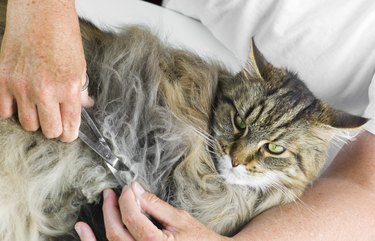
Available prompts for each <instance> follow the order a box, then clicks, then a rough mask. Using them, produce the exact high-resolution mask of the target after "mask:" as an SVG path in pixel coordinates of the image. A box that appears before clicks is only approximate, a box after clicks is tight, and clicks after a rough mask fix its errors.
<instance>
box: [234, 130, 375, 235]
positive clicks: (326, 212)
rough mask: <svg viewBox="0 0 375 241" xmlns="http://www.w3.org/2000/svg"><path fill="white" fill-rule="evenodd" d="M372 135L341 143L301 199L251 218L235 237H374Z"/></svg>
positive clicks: (374, 138)
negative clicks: (320, 174) (319, 176)
mask: <svg viewBox="0 0 375 241" xmlns="http://www.w3.org/2000/svg"><path fill="white" fill-rule="evenodd" d="M374 169H375V136H374V135H372V134H370V133H368V132H364V133H362V134H361V135H359V136H358V138H357V140H356V141H353V142H351V143H350V144H349V145H347V146H345V147H344V149H343V150H342V151H341V152H340V153H339V154H338V156H337V158H336V159H335V161H334V163H333V164H332V166H331V167H330V168H329V170H327V172H326V173H325V174H324V176H323V177H322V178H320V179H319V180H318V181H317V182H316V183H315V184H314V186H313V187H311V188H309V189H308V190H307V191H306V193H305V194H304V195H303V197H302V198H301V201H298V202H297V203H292V204H288V205H284V206H282V207H275V208H272V209H270V210H268V211H266V212H264V213H263V214H261V215H259V216H258V217H256V218H255V219H254V220H253V221H252V222H251V223H250V224H249V225H248V226H247V227H245V228H244V229H243V230H242V231H241V232H240V233H239V234H238V235H236V236H235V237H234V239H235V240H239V241H241V240H247V241H248V240H375V230H374V229H373V227H374V226H375V205H374V203H375V195H374V194H373V193H374V192H373V190H375V181H374V179H375V175H374Z"/></svg>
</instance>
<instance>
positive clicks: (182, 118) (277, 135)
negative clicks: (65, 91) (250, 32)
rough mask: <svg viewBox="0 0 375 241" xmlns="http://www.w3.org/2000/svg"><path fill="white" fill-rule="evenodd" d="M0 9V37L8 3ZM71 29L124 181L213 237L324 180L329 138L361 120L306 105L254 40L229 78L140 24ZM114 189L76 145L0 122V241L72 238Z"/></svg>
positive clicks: (299, 89) (292, 78) (297, 83)
mask: <svg viewBox="0 0 375 241" xmlns="http://www.w3.org/2000/svg"><path fill="white" fill-rule="evenodd" d="M0 11H1V12H0V16H1V19H0V30H1V31H2V33H1V36H2V34H3V30H4V26H5V11H6V1H1V5H0ZM80 24H81V33H82V40H83V44H84V50H85V56H86V60H87V72H88V75H89V76H90V79H91V81H90V85H89V91H90V95H91V96H93V98H94V99H95V105H94V107H93V108H92V109H91V110H89V112H90V113H91V115H92V116H94V117H95V119H96V120H97V123H98V125H99V126H100V129H101V131H102V133H103V134H104V136H105V137H106V139H107V140H108V142H109V143H110V144H111V147H112V149H113V150H114V152H115V154H116V155H117V156H118V157H119V158H120V160H121V161H122V162H123V163H124V164H125V165H126V166H127V167H128V168H129V170H124V171H122V172H121V175H122V178H123V180H124V182H125V183H130V182H131V181H134V180H137V181H138V182H140V183H141V184H142V185H143V186H144V187H145V189H146V190H148V191H151V192H153V193H155V194H157V195H158V196H159V197H161V198H162V199H164V200H166V201H168V202H169V203H171V204H172V205H174V206H175V207H178V208H181V209H184V210H186V211H188V212H189V213H191V214H192V215H193V216H194V217H196V218H197V219H198V220H200V221H201V222H203V223H204V224H205V225H207V226H208V227H209V228H211V229H213V230H215V231H216V232H218V233H220V234H223V235H232V234H234V233H235V232H237V231H238V230H239V229H240V228H241V227H242V226H243V225H245V224H246V223H247V222H249V221H250V220H251V219H252V218H253V217H254V216H256V215H258V214H259V213H261V212H262V211H264V210H266V209H268V208H270V207H273V206H275V205H280V204H284V203H288V202H292V201H295V200H296V199H298V197H300V196H301V195H302V194H303V191H304V190H305V188H306V187H307V186H308V185H309V184H310V183H311V182H312V181H313V180H314V179H315V178H317V176H318V175H319V173H320V172H321V170H322V167H323V166H324V163H325V160H326V152H327V147H328V144H329V142H330V140H331V139H332V138H333V136H334V133H335V132H336V131H337V130H339V129H352V128H357V127H360V126H361V125H362V124H364V123H365V122H366V119H365V118H362V117H359V116H353V115H350V114H347V113H344V112H342V111H338V110H334V109H333V108H331V107H330V106H329V105H328V104H326V103H324V102H322V101H321V100H319V99H317V98H316V97H314V95H313V94H312V93H311V92H310V91H309V90H308V88H307V87H306V86H305V84H304V83H303V82H302V81H301V80H300V79H299V77H298V75H297V74H295V73H292V72H290V71H288V70H285V69H282V68H276V67H274V66H272V64H270V63H269V62H268V61H267V60H266V59H265V58H264V56H263V55H262V54H261V52H260V51H259V50H258V48H257V47H256V46H255V44H254V41H251V42H252V44H251V45H252V48H251V50H250V53H249V62H248V63H247V64H246V65H245V66H244V68H243V70H242V71H240V72H239V73H232V72H230V71H228V70H227V69H226V68H225V66H223V65H222V64H221V63H220V62H217V61H214V60H212V61H207V60H203V59H202V58H200V57H198V56H197V55H195V54H194V53H192V52H188V51H185V50H182V49H176V48H172V47H170V46H168V45H166V44H164V43H162V42H161V41H160V40H159V39H158V38H157V37H156V35H154V34H153V33H152V31H151V30H149V29H146V28H145V27H139V26H128V27H126V29H124V32H123V33H119V34H114V33H109V32H104V31H101V30H99V29H97V28H96V27H95V26H93V25H92V24H90V23H88V22H86V21H84V20H81V23H80ZM116 187H117V183H116V180H115V178H114V177H113V176H112V174H111V173H110V171H109V170H108V169H107V168H106V165H105V164H104V162H103V160H101V158H100V157H98V156H97V155H96V154H95V153H94V152H93V151H91V150H90V148H89V147H87V146H86V145H85V144H83V143H82V142H81V141H80V140H76V141H74V142H73V143H69V144H66V143H62V142H59V141H58V140H49V139H46V138H45V137H44V136H43V135H42V134H41V132H40V131H38V132H35V133H30V132H25V131H24V130H23V129H22V128H21V126H20V124H19V123H18V121H17V118H16V117H13V118H10V119H6V120H1V121H0V190H1V192H0V203H1V205H0V240H2V241H14V240H17V241H40V240H77V239H78V238H77V235H76V234H75V233H74V231H73V226H74V224H75V222H76V220H77V218H78V215H79V212H80V209H81V208H83V207H85V205H87V204H90V203H97V202H98V201H99V200H100V195H101V192H102V191H103V190H104V189H106V188H116ZM99 239H101V238H98V240H99ZM103 239H105V237H103Z"/></svg>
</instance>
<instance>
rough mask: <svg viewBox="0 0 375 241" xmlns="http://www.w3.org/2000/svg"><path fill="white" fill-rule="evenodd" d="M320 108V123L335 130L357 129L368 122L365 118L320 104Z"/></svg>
mask: <svg viewBox="0 0 375 241" xmlns="http://www.w3.org/2000/svg"><path fill="white" fill-rule="evenodd" d="M322 108H323V114H322V115H320V121H321V122H322V123H323V124H325V125H329V126H331V127H334V128H337V129H347V130H350V129H357V128H359V127H361V126H362V125H364V124H365V123H366V122H367V121H368V119H367V118H364V117H361V116H356V115H352V114H349V113H346V112H344V111H340V110H335V109H333V108H332V107H330V106H329V105H327V104H322Z"/></svg>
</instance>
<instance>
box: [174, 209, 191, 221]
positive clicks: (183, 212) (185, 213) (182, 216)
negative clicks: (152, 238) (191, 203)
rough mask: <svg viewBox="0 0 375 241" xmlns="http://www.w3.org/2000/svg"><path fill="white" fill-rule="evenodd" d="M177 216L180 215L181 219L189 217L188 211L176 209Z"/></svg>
mask: <svg viewBox="0 0 375 241" xmlns="http://www.w3.org/2000/svg"><path fill="white" fill-rule="evenodd" d="M177 216H178V217H180V218H181V219H182V220H185V219H189V218H191V215H190V213H188V212H187V211H185V210H183V209H177Z"/></svg>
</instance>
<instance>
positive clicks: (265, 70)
mask: <svg viewBox="0 0 375 241" xmlns="http://www.w3.org/2000/svg"><path fill="white" fill-rule="evenodd" d="M242 71H243V72H244V73H245V74H247V75H249V74H250V75H251V76H255V77H256V78H259V79H262V80H265V81H269V80H272V79H278V78H280V77H283V76H285V75H286V71H284V70H282V69H279V68H276V67H274V66H273V65H272V64H271V63H269V62H268V61H267V60H266V58H265V57H264V55H263V54H262V53H261V52H260V50H259V49H258V47H257V46H256V44H255V41H254V37H253V38H251V43H250V53H249V57H248V61H247V64H246V66H245V68H244V69H243V70H242Z"/></svg>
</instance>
